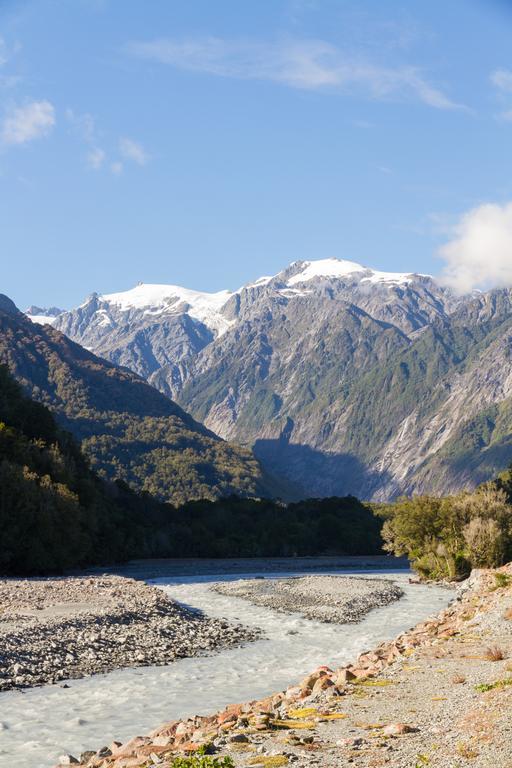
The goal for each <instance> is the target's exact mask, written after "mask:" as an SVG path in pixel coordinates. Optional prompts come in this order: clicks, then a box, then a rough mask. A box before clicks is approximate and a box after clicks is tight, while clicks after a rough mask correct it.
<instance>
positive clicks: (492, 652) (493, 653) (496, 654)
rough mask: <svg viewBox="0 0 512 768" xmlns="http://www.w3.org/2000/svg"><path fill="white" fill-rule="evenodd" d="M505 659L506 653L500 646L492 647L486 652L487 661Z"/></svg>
mask: <svg viewBox="0 0 512 768" xmlns="http://www.w3.org/2000/svg"><path fill="white" fill-rule="evenodd" d="M504 658H505V652H504V651H503V649H502V648H500V647H499V645H491V646H490V647H489V648H487V650H486V651H485V659H486V661H503V659H504Z"/></svg>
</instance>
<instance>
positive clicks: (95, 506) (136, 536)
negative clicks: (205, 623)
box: [0, 366, 162, 574]
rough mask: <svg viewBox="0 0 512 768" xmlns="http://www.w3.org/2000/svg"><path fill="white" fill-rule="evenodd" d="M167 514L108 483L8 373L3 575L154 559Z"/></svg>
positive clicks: (3, 382)
mask: <svg viewBox="0 0 512 768" xmlns="http://www.w3.org/2000/svg"><path fill="white" fill-rule="evenodd" d="M161 521H162V510H160V508H159V505H157V504H156V503H155V502H152V501H151V500H150V499H142V498H137V497H136V496H135V495H134V494H133V493H132V492H131V491H130V490H129V489H128V488H127V487H126V486H123V485H122V484H120V483H116V484H114V483H106V482H104V481H102V480H100V479H99V478H98V477H97V476H96V475H95V474H94V473H93V472H91V470H90V469H89V467H88V465H87V461H86V460H85V458H84V456H83V455H82V453H81V451H80V449H79V448H78V446H77V445H76V443H75V441H74V440H73V438H72V437H71V435H69V434H67V433H65V432H63V431H62V430H61V429H59V427H58V426H57V424H56V422H55V419H54V418H53V416H52V414H51V413H50V412H49V410H48V409H47V408H45V407H44V406H42V405H40V404H39V403H35V402H33V401H31V400H29V399H28V398H27V397H25V396H24V395H23V394H22V392H21V388H20V386H19V385H18V384H17V383H16V382H15V381H14V380H13V379H12V378H11V377H10V375H9V374H8V372H7V370H6V368H5V367H4V366H0V574H1V573H45V572H48V571H59V570H61V569H63V568H70V567H78V566H81V565H85V564H88V563H97V562H112V561H115V560H117V559H123V558H125V557H129V556H130V555H133V553H134V552H137V553H139V554H140V555H141V556H143V555H147V554H150V552H151V550H150V548H149V542H150V540H151V539H152V537H153V529H154V527H155V526H157V525H158V524H159V523H160V522H161Z"/></svg>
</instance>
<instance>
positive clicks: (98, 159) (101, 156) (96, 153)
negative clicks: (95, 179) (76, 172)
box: [86, 147, 107, 171]
mask: <svg viewBox="0 0 512 768" xmlns="http://www.w3.org/2000/svg"><path fill="white" fill-rule="evenodd" d="M106 158H107V155H106V153H105V152H104V151H103V150H102V149H100V148H99V147H94V148H93V149H91V151H90V152H88V153H87V158H86V159H87V165H88V166H89V168H92V169H93V170H94V171H99V170H100V168H102V167H103V164H104V162H105V160H106Z"/></svg>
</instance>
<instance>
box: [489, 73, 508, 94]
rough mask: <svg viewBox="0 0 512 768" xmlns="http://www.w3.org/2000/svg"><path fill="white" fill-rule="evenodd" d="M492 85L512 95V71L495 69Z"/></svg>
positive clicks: (492, 74) (492, 75)
mask: <svg viewBox="0 0 512 768" xmlns="http://www.w3.org/2000/svg"><path fill="white" fill-rule="evenodd" d="M491 83H492V84H493V85H494V87H495V88H497V89H498V90H499V91H503V92H504V93H512V70H510V69H495V70H494V72H491Z"/></svg>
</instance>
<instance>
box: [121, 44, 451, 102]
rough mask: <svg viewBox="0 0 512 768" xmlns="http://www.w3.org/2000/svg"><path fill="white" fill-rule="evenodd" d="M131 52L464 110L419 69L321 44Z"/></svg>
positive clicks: (146, 47) (220, 71) (216, 71)
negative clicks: (384, 63)
mask: <svg viewBox="0 0 512 768" xmlns="http://www.w3.org/2000/svg"><path fill="white" fill-rule="evenodd" d="M128 51H129V52H130V53H131V54H133V55H135V56H138V57H140V58H144V59H149V60H153V61H158V62H161V63H163V64H169V65H171V66H174V67H177V68H180V69H184V70H189V71H192V72H206V73H209V74H212V75H218V76H221V77H232V78H239V79H244V80H272V81H274V82H278V83H282V84H284V85H288V86H290V87H292V88H300V89H309V90H315V89H325V88H331V89H342V88H344V89H348V88H356V89H360V90H363V91H365V92H366V93H367V94H368V95H369V96H370V97H371V98H377V99H387V98H404V97H409V98H410V97H413V98H416V99H419V100H420V101H421V102H423V103H424V104H427V105H428V106H430V107H435V108H436V109H461V108H462V109H464V107H463V106H462V105H461V104H457V103H455V102H454V101H452V100H451V99H450V98H449V97H448V96H447V95H446V94H445V93H443V92H442V91H441V90H439V89H438V88H435V87H434V86H433V85H431V84H430V83H429V82H427V81H426V80H425V79H424V77H423V76H422V74H421V72H420V71H419V70H418V69H416V68H415V67H409V66H406V67H382V66H378V65H375V64H373V63H372V62H369V61H366V60H364V59H361V58H357V57H353V56H347V55H345V54H344V53H343V52H342V51H341V50H340V49H339V48H337V47H336V46H334V45H331V44H330V43H327V42H325V41H323V40H292V41H290V40H288V41H284V42H280V43H261V42H254V41H236V40H235V41H230V40H224V39H221V38H216V37H206V38H197V39H190V40H185V41H179V40H174V39H170V38H161V39H157V40H153V41H150V42H134V43H131V44H130V45H129V46H128Z"/></svg>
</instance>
